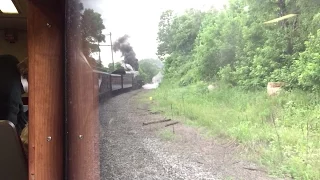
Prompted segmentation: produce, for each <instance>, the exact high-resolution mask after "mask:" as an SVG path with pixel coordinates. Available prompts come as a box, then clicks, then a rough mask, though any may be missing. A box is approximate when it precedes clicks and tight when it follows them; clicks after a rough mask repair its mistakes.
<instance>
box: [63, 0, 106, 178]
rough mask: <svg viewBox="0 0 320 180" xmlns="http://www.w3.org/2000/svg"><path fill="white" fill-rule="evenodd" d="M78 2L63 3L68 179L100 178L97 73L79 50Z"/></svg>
mask: <svg viewBox="0 0 320 180" xmlns="http://www.w3.org/2000/svg"><path fill="white" fill-rule="evenodd" d="M78 4H79V1H77V0H69V1H68V3H67V18H66V20H67V23H66V26H67V27H66V38H67V39H66V47H67V49H66V52H67V54H66V55H67V57H66V59H67V65H66V67H67V69H66V72H67V120H68V123H67V124H68V128H67V129H68V163H67V164H68V179H69V180H100V158H99V118H98V114H99V106H98V93H99V92H98V90H99V85H98V75H97V74H96V73H94V72H93V69H92V68H91V66H90V65H89V63H88V61H87V59H86V57H85V56H84V55H83V53H82V44H81V34H80V29H79V25H80V9H79V5H78Z"/></svg>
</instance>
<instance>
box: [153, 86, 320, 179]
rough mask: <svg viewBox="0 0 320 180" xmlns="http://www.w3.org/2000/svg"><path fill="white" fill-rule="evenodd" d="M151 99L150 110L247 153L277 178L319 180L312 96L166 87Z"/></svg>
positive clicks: (318, 125)
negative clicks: (234, 143) (226, 140)
mask: <svg viewBox="0 0 320 180" xmlns="http://www.w3.org/2000/svg"><path fill="white" fill-rule="evenodd" d="M151 95H152V96H153V99H154V101H155V102H156V103H154V104H156V105H155V106H154V108H157V109H161V110H164V111H165V112H166V114H167V115H168V116H180V117H185V118H186V119H188V120H186V123H189V124H192V125H196V126H201V127H204V128H205V129H206V131H207V132H208V133H210V134H212V135H214V136H222V137H227V138H232V139H235V140H237V141H238V142H240V143H242V144H243V145H245V146H247V147H250V153H254V154H255V155H256V156H255V160H256V161H257V162H259V163H261V164H263V165H266V167H268V168H269V170H270V172H271V173H273V174H276V175H278V176H282V175H290V176H292V177H293V178H295V179H320V141H319V140H320V130H319V129H320V121H319V116H320V104H319V97H318V95H316V94H306V93H304V92H284V93H282V94H281V95H279V96H277V97H268V96H267V93H266V90H261V91H255V92H250V91H244V90H241V89H237V88H225V87H219V88H217V89H215V90H213V91H211V92H209V91H207V88H206V85H205V84H204V83H199V84H195V85H190V86H187V87H178V86H175V85H171V84H169V83H168V82H164V83H163V84H162V85H161V86H160V88H159V89H157V90H155V91H152V92H151Z"/></svg>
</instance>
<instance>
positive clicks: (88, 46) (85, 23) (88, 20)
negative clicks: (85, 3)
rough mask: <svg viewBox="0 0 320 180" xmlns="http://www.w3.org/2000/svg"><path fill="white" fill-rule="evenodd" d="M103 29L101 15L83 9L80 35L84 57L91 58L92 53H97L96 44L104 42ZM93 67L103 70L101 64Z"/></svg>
mask: <svg viewBox="0 0 320 180" xmlns="http://www.w3.org/2000/svg"><path fill="white" fill-rule="evenodd" d="M103 29H105V26H104V24H103V20H102V18H101V14H99V13H97V12H95V11H94V10H93V9H85V10H84V11H83V13H82V15H81V35H82V48H83V52H84V55H85V56H86V57H87V59H88V58H92V53H95V52H99V46H98V44H99V43H101V42H105V35H104V34H102V30H103ZM95 67H99V68H104V66H103V65H102V62H99V61H97V63H96V64H95Z"/></svg>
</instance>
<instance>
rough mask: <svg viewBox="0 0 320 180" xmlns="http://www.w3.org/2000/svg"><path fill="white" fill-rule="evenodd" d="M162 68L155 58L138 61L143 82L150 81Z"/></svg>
mask: <svg viewBox="0 0 320 180" xmlns="http://www.w3.org/2000/svg"><path fill="white" fill-rule="evenodd" d="M161 68H162V63H161V61H160V60H157V59H142V60H140V61H139V74H140V76H141V78H142V80H143V81H144V82H145V83H151V82H152V78H153V77H154V76H156V75H157V74H158V73H159V72H160V70H161Z"/></svg>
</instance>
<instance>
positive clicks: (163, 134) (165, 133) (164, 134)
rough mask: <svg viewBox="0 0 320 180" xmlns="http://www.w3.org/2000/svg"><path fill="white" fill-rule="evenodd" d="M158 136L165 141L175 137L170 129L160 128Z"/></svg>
mask: <svg viewBox="0 0 320 180" xmlns="http://www.w3.org/2000/svg"><path fill="white" fill-rule="evenodd" d="M159 136H160V138H161V139H163V140H166V141H171V140H173V139H174V138H175V134H174V133H173V131H172V130H170V129H163V130H160V132H159Z"/></svg>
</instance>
